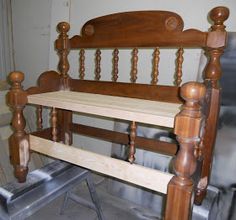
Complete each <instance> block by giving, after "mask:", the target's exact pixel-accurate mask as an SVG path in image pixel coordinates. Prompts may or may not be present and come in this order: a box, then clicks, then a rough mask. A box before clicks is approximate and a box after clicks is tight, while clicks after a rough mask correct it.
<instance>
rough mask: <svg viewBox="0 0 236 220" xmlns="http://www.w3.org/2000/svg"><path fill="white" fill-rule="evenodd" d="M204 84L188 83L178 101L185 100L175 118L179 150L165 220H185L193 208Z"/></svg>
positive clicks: (169, 187)
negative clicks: (193, 178) (192, 177)
mask: <svg viewBox="0 0 236 220" xmlns="http://www.w3.org/2000/svg"><path fill="white" fill-rule="evenodd" d="M205 92H206V89H205V86H204V84H201V83H197V82H189V83H186V84H184V85H183V86H182V87H181V97H182V98H183V99H184V100H185V104H184V105H183V109H182V110H181V112H180V113H179V114H177V115H176V118H175V125H174V133H175V134H176V137H177V140H178V142H179V145H180V148H179V151H178V153H177V156H176V158H175V160H174V164H173V166H174V171H175V173H176V174H175V176H174V177H173V178H172V179H171V181H170V183H169V185H168V190H167V203H166V211H165V220H173V219H175V220H187V219H189V218H190V215H191V209H192V204H193V199H192V198H193V196H194V194H193V185H194V184H193V180H192V179H191V176H192V175H193V173H194V172H195V170H196V164H197V162H196V158H195V156H194V146H195V145H196V144H198V142H199V141H200V131H201V129H202V127H203V124H204V123H203V116H202V113H201V106H200V100H201V99H203V97H204V96H205Z"/></svg>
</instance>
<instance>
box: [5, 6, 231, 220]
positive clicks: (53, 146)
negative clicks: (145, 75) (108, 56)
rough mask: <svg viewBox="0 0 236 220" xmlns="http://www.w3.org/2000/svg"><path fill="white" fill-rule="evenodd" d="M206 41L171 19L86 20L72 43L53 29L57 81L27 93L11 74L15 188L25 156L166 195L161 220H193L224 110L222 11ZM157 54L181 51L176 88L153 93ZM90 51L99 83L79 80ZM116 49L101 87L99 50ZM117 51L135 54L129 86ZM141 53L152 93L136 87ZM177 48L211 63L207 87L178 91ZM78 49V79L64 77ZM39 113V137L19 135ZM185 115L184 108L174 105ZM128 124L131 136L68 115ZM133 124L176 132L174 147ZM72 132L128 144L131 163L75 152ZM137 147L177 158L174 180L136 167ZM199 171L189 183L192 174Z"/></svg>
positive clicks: (130, 15) (151, 15)
mask: <svg viewBox="0 0 236 220" xmlns="http://www.w3.org/2000/svg"><path fill="white" fill-rule="evenodd" d="M209 15H210V19H211V20H212V22H213V25H212V26H211V29H210V30H209V32H202V31H199V30H195V29H188V30H184V31H183V21H182V18H181V17H180V16H179V15H177V14H176V13H173V12H167V11H139V12H125V13H116V14H112V15H107V16H103V17H99V18H95V19H93V20H90V21H88V22H87V23H86V24H85V25H84V26H83V28H82V33H81V35H80V36H74V37H72V38H70V39H69V38H68V35H67V32H68V31H69V28H70V27H69V24H68V23H66V22H61V23H59V24H58V31H59V33H60V35H59V37H58V39H57V40H56V42H55V47H56V49H57V50H58V53H59V57H60V62H59V65H58V69H59V72H56V71H47V72H44V73H42V74H41V75H40V77H39V79H38V86H37V87H31V88H29V89H27V90H23V88H22V86H21V83H22V81H23V80H24V74H23V73H21V72H12V73H11V74H10V81H11V82H12V87H11V90H10V91H9V93H8V103H9V105H10V106H11V107H12V110H13V120H12V126H13V129H14V133H13V134H12V136H11V137H10V141H9V143H10V155H11V157H10V160H11V163H12V165H13V166H14V169H15V176H16V177H17V178H18V180H19V182H24V181H25V180H26V176H27V172H28V167H27V166H28V161H29V158H30V150H32V151H36V152H40V153H42V154H46V155H49V156H52V157H55V158H59V159H62V160H65V161H69V162H71V163H74V164H77V165H79V166H82V167H85V168H88V169H91V170H94V171H97V172H100V173H103V174H106V175H109V176H112V177H115V178H118V179H122V180H124V181H127V182H130V183H134V184H136V185H139V186H142V187H146V188H148V189H151V190H155V191H158V192H161V193H164V194H166V193H167V200H166V207H165V217H164V218H165V219H166V220H168V219H172V220H173V219H175V220H184V219H189V218H190V217H191V208H192V204H193V200H194V198H195V203H196V204H200V203H201V202H202V200H203V198H204V196H205V194H206V187H207V184H208V182H209V174H210V168H211V159H212V151H213V147H214V142H215V137H216V130H217V120H218V112H219V105H220V88H219V79H220V77H221V65H220V56H221V55H222V53H223V50H224V47H225V45H226V37H227V33H226V31H225V26H224V21H225V20H226V19H227V18H228V16H229V10H228V9H227V8H225V7H216V8H214V9H212V10H211V12H210V14H209ZM162 47H171V48H178V50H177V58H176V80H175V85H174V86H163V85H158V83H157V82H158V75H159V70H158V64H159V59H160V56H159V55H160V50H159V48H162ZM86 48H95V49H96V53H95V80H94V81H91V80H85V79H84V77H85V49H86ZM103 48H114V52H113V58H112V60H113V77H112V81H111V82H108V81H100V77H101V74H100V73H101V66H100V63H101V49H103ZM118 48H133V49H132V62H131V83H122V82H117V81H118V69H119V68H118V60H119V49H118ZM138 48H154V53H153V73H152V80H151V84H150V85H147V84H138V83H136V79H137V63H138ZM183 48H203V49H204V50H205V51H206V53H207V54H208V56H209V61H208V63H207V65H206V68H205V71H204V74H203V79H204V82H203V83H200V82H188V83H185V84H183V85H181V81H182V79H181V77H182V63H183V52H184V50H183ZM72 49H80V53H79V54H80V57H79V61H80V62H79V78H80V79H72V78H71V77H70V76H69V75H68V71H69V61H68V53H69V51H70V50H72ZM26 104H35V105H37V125H38V131H36V132H33V133H31V134H27V133H26V132H25V130H24V128H25V119H24V116H23V109H24V107H25V105H26ZM181 105H182V107H181V108H180V106H181ZM42 106H47V107H52V112H51V127H50V128H46V129H45V128H44V129H43V126H42ZM73 111H75V112H80V113H87V114H92V115H99V116H105V117H110V118H118V119H122V120H126V121H130V134H129V135H128V134H125V133H120V132H117V131H109V130H105V129H100V128H95V127H90V126H85V125H82V124H77V123H74V122H73V120H72V112H73ZM137 122H138V123H140V122H141V123H146V124H153V125H160V126H163V127H169V128H173V132H174V134H175V135H176V139H177V141H178V145H177V144H174V143H168V142H164V141H160V140H155V139H148V138H144V137H139V136H137V135H136V127H137ZM73 133H78V134H83V135H87V136H92V137H96V138H101V139H104V140H108V141H111V142H116V143H122V144H129V162H126V161H122V160H118V159H114V158H111V157H107V156H104V155H99V154H96V153H93V152H89V151H86V150H82V149H79V148H75V147H72V146H70V145H72V134H73ZM135 147H140V148H142V149H145V150H150V151H154V152H159V153H164V154H167V155H176V156H175V160H174V163H173V168H174V171H175V174H170V173H163V172H160V171H157V170H153V169H150V168H146V167H142V166H140V165H137V164H134V163H133V162H134V160H135ZM196 170H198V171H200V172H199V173H198V174H197V175H195V176H196V178H195V179H194V180H193V179H192V178H191V177H192V175H193V174H194V173H195V171H196Z"/></svg>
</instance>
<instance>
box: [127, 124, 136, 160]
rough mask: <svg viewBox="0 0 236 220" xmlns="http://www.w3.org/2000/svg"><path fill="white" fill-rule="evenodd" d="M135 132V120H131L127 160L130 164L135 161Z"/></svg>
mask: <svg viewBox="0 0 236 220" xmlns="http://www.w3.org/2000/svg"><path fill="white" fill-rule="evenodd" d="M136 133H137V126H136V123H135V121H132V122H131V125H130V134H129V139H130V141H129V158H128V160H129V162H130V163H131V164H132V163H133V162H134V161H135V156H134V154H135V139H136V135H137V134H136Z"/></svg>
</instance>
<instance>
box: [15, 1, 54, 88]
mask: <svg viewBox="0 0 236 220" xmlns="http://www.w3.org/2000/svg"><path fill="white" fill-rule="evenodd" d="M50 22H51V0H40V1H38V0H20V1H19V0H12V23H13V41H14V57H15V68H16V70H19V71H22V72H24V73H25V81H24V85H25V86H27V87H28V86H30V85H34V84H35V83H36V79H37V77H38V75H39V74H40V73H41V72H43V71H45V70H48V66H49V43H50V27H51V26H50Z"/></svg>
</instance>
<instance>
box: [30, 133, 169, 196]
mask: <svg viewBox="0 0 236 220" xmlns="http://www.w3.org/2000/svg"><path fill="white" fill-rule="evenodd" d="M29 139H30V149H31V150H33V151H36V152H39V153H42V154H45V155H48V156H51V157H55V158H58V159H61V160H64V161H67V162H70V163H73V164H76V165H79V166H82V167H85V168H88V169H91V170H93V171H96V172H99V173H103V174H105V175H108V176H111V177H115V178H118V179H121V180H124V181H127V182H129V183H133V184H135V185H138V186H142V187H145V188H147V189H151V190H154V191H157V192H161V193H164V194H166V193H167V185H168V183H169V181H170V180H171V178H172V177H173V175H172V174H170V173H164V172H161V171H158V170H154V169H151V168H147V167H143V166H140V165H136V164H130V163H128V162H126V161H122V160H118V159H114V158H111V157H108V156H104V155H100V154H96V153H93V152H89V151H86V150H82V149H80V148H76V147H72V146H68V145H65V144H61V143H58V142H53V141H49V140H46V139H42V138H39V137H36V136H34V135H29Z"/></svg>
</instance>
